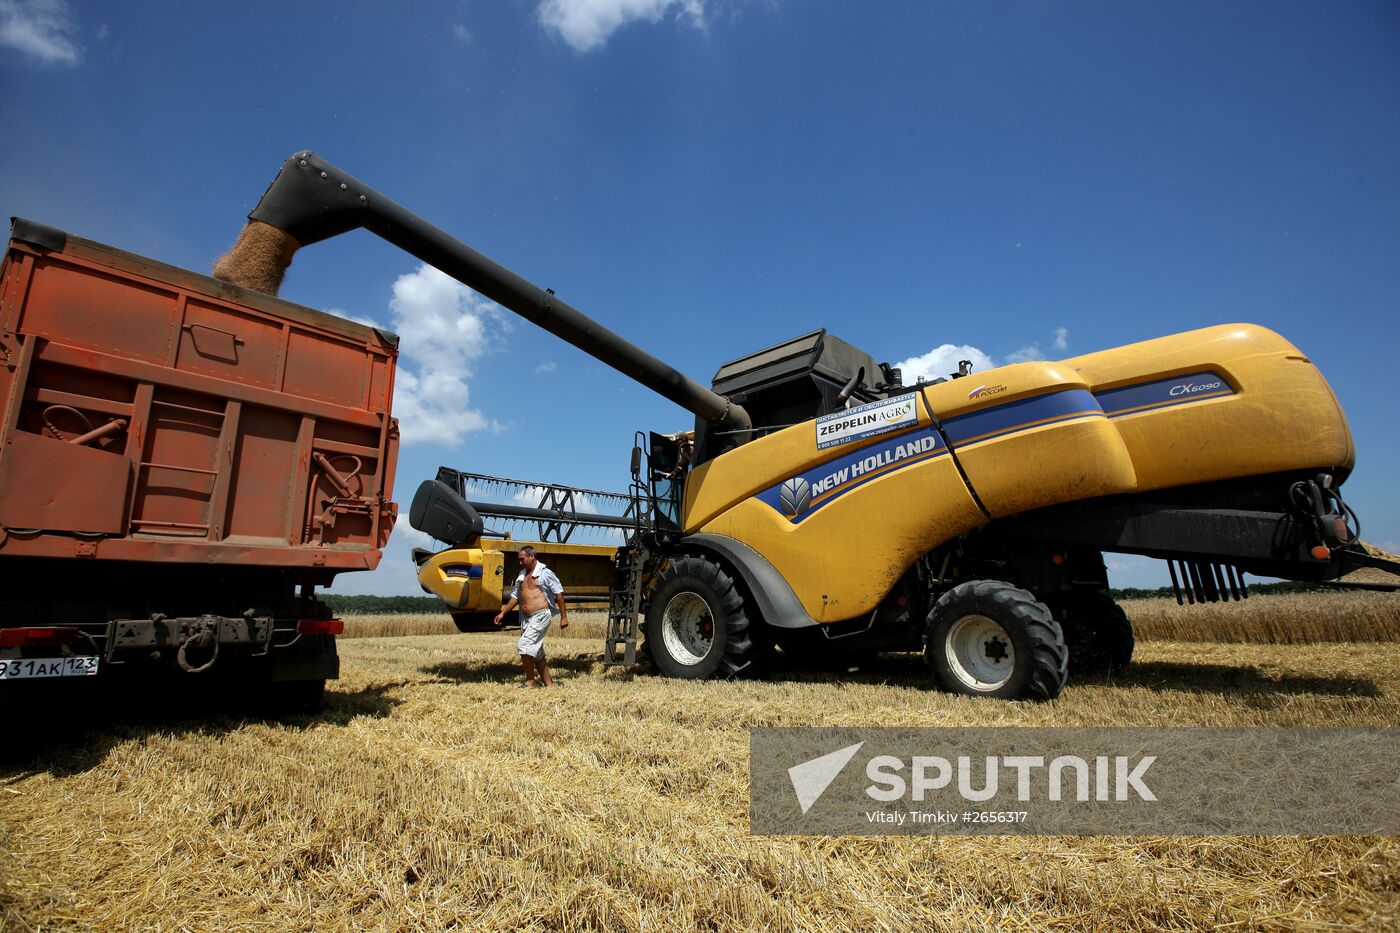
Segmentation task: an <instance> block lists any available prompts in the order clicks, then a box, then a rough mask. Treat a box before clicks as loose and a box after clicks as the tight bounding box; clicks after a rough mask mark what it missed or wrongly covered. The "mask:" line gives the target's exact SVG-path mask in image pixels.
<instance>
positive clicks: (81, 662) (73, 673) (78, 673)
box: [0, 658, 98, 680]
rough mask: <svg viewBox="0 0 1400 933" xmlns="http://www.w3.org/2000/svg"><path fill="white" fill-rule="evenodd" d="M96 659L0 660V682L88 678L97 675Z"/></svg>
mask: <svg viewBox="0 0 1400 933" xmlns="http://www.w3.org/2000/svg"><path fill="white" fill-rule="evenodd" d="M97 661H98V659H97V658H11V659H10V660H8V661H7V660H4V659H0V680H25V679H27V678H30V677H88V676H91V675H92V674H96V673H97Z"/></svg>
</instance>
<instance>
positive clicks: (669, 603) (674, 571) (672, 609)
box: [645, 557, 754, 680]
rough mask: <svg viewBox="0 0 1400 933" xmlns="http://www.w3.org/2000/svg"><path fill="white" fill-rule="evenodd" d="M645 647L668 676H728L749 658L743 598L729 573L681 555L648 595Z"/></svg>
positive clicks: (751, 645) (750, 655)
mask: <svg viewBox="0 0 1400 933" xmlns="http://www.w3.org/2000/svg"><path fill="white" fill-rule="evenodd" d="M645 648H646V650H647V651H648V652H649V653H650V655H651V659H652V661H653V662H654V663H655V665H656V668H657V670H658V671H660V672H661V673H662V674H665V675H666V676H667V677H679V678H682V679H684V680H705V679H708V678H710V677H733V676H734V675H735V674H738V673H739V672H740V671H742V670H743V669H744V668H746V667H748V666H749V664H750V663H751V662H752V660H753V653H754V644H753V640H752V639H751V638H750V635H749V619H748V616H747V615H745V613H744V600H743V598H742V597H741V596H740V594H739V590H738V587H736V586H735V585H734V581H733V579H731V578H730V576H729V574H728V573H726V572H725V571H724V569H723V568H722V567H720V566H719V565H718V564H715V563H712V562H710V561H708V560H706V559H704V558H702V557H681V558H678V559H677V560H674V561H672V562H671V564H670V566H669V567H667V568H666V569H665V570H663V571H662V572H661V574H660V576H659V577H658V578H657V581H656V587H655V589H653V590H652V593H651V597H650V599H649V600H648V601H647V614H646V644H645Z"/></svg>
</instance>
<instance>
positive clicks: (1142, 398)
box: [1097, 371, 1235, 418]
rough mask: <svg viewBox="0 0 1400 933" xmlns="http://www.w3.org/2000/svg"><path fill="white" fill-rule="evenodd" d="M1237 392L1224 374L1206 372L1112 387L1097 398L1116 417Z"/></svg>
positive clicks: (1105, 409)
mask: <svg viewBox="0 0 1400 933" xmlns="http://www.w3.org/2000/svg"><path fill="white" fill-rule="evenodd" d="M1234 394H1235V390H1234V389H1232V388H1230V383H1228V382H1226V381H1225V378H1224V377H1223V376H1221V375H1220V374H1219V373H1214V372H1209V371H1207V372H1200V373H1190V374H1188V375H1185V376H1173V377H1172V378H1170V379H1158V380H1156V381H1154V382H1140V383H1138V384H1137V385H1130V386H1123V387H1122V388H1118V389H1109V390H1108V391H1106V392H1099V393H1098V395H1097V397H1098V400H1099V404H1100V405H1102V406H1103V410H1104V411H1105V412H1106V413H1107V414H1108V416H1109V417H1110V418H1117V417H1121V416H1123V415H1130V414H1134V413H1136V412H1139V411H1147V410H1149V409H1153V408H1166V407H1168V406H1171V405H1184V404H1186V403H1187V402H1195V401H1199V400H1201V399H1207V398H1220V397H1222V396H1226V395H1234Z"/></svg>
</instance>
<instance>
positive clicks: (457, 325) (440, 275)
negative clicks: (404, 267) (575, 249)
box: [389, 265, 501, 447]
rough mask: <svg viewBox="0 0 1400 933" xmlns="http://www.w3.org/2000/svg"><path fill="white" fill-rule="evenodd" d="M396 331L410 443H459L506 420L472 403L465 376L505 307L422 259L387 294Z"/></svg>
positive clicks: (402, 427) (404, 426) (404, 427)
mask: <svg viewBox="0 0 1400 933" xmlns="http://www.w3.org/2000/svg"><path fill="white" fill-rule="evenodd" d="M389 313H390V314H391V315H392V318H393V326H392V329H393V330H394V331H395V332H396V333H398V335H399V338H400V340H401V343H400V344H399V366H398V373H397V375H396V376H395V383H394V414H395V415H396V416H397V417H398V419H399V435H400V437H401V439H402V441H403V443H405V444H419V443H434V444H444V445H446V446H448V447H456V446H458V445H459V444H461V443H462V438H463V436H464V435H466V434H467V433H468V432H471V431H479V430H481V429H483V428H492V429H498V428H499V427H500V426H499V425H498V424H497V423H496V422H495V421H493V420H491V419H489V418H487V417H486V416H485V415H483V414H482V413H481V412H480V411H477V410H476V409H474V408H472V407H471V405H470V399H471V394H470V392H469V391H468V388H467V377H469V376H470V375H471V367H472V363H473V362H474V361H475V360H476V359H477V357H479V356H481V354H482V353H483V352H485V350H486V349H487V347H488V345H489V343H490V335H489V333H488V324H490V323H500V315H501V311H500V309H499V308H498V307H497V306H496V304H495V303H494V302H491V301H488V300H487V299H485V298H482V297H481V296H480V295H478V294H476V293H475V292H473V291H472V290H471V289H469V288H467V287H466V286H465V285H463V284H461V283H460V282H458V281H457V280H456V279H453V278H452V277H451V276H449V275H447V274H446V273H444V272H440V271H438V270H437V269H434V268H432V267H431V266H426V265H424V266H419V267H418V269H417V270H415V271H414V272H411V273H409V274H408V275H401V276H399V278H398V280H397V281H396V282H394V297H393V300H391V301H390V302H389Z"/></svg>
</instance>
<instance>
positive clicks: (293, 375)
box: [282, 330, 369, 408]
mask: <svg viewBox="0 0 1400 933" xmlns="http://www.w3.org/2000/svg"><path fill="white" fill-rule="evenodd" d="M366 363H367V360H366V358H365V348H364V347H363V346H356V345H354V344H352V343H348V342H346V341H343V340H340V339H337V338H335V337H332V336H330V335H327V334H313V333H310V332H307V331H303V330H293V331H292V336H291V339H290V340H289V341H288V343H287V367H286V371H285V372H284V373H283V375H282V391H284V392H289V393H291V394H292V395H304V396H307V397H308V398H318V399H323V400H325V401H327V402H333V403H335V404H337V405H345V406H347V407H352V408H363V407H364V401H365V386H366V384H367V383H368V382H369V373H368V372H367V371H366V370H367V366H366Z"/></svg>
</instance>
